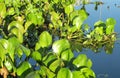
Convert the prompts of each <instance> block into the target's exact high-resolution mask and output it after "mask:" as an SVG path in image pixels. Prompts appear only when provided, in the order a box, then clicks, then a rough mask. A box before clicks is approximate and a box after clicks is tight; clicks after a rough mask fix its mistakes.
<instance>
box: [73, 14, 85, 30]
mask: <svg viewBox="0 0 120 78" xmlns="http://www.w3.org/2000/svg"><path fill="white" fill-rule="evenodd" d="M83 22H84V21H83V20H81V16H77V17H75V18H74V19H73V25H75V26H76V28H77V29H80V28H81V25H82V24H83Z"/></svg>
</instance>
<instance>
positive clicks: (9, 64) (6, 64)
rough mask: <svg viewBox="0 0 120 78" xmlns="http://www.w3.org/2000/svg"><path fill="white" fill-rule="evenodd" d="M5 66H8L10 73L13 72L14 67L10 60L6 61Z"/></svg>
mask: <svg viewBox="0 0 120 78" xmlns="http://www.w3.org/2000/svg"><path fill="white" fill-rule="evenodd" d="M4 65H5V66H6V68H7V69H8V70H9V71H11V70H12V65H11V63H10V62H9V61H8V60H7V61H5V63H4Z"/></svg>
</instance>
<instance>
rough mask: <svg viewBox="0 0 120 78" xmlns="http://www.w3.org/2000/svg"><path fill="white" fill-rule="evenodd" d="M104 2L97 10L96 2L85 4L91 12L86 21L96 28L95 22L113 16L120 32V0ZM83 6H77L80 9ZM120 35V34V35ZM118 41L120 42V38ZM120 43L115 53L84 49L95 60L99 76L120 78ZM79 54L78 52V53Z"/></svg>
mask: <svg viewBox="0 0 120 78" xmlns="http://www.w3.org/2000/svg"><path fill="white" fill-rule="evenodd" d="M92 1H96V0H92ZM102 1H104V4H103V5H101V6H97V9H96V10H95V5H94V4H88V5H86V6H85V8H86V10H87V12H88V13H89V14H90V15H89V17H88V19H87V20H86V21H85V23H88V24H89V25H90V26H91V27H92V28H94V23H95V22H96V21H98V20H100V19H101V20H103V21H105V20H106V19H107V18H109V17H112V18H114V19H116V22H117V24H116V26H115V32H117V34H120V14H119V13H120V8H119V5H120V0H102ZM81 7H82V6H79V7H78V6H77V7H76V8H77V9H79V8H81ZM119 37H120V35H119ZM116 43H120V40H119V41H117V42H116ZM119 51H120V44H115V46H114V49H113V53H112V54H109V55H108V54H106V53H105V52H104V51H101V52H100V53H97V54H96V53H94V52H92V51H90V50H87V51H83V52H82V53H85V54H87V56H88V57H89V58H91V59H92V61H93V70H94V71H95V73H96V76H97V78H118V77H120V72H119V71H120V52H119ZM76 54H77V53H76Z"/></svg>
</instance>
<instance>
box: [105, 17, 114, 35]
mask: <svg viewBox="0 0 120 78" xmlns="http://www.w3.org/2000/svg"><path fill="white" fill-rule="evenodd" d="M115 24H116V21H115V19H113V18H108V19H107V20H106V34H111V33H112V32H114V26H115Z"/></svg>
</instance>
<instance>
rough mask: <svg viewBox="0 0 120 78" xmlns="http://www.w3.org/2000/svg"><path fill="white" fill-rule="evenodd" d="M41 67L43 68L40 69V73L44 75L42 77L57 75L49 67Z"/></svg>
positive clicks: (50, 77) (49, 77)
mask: <svg viewBox="0 0 120 78" xmlns="http://www.w3.org/2000/svg"><path fill="white" fill-rule="evenodd" d="M40 68H41V69H40V70H39V73H40V75H42V78H44V77H45V76H47V78H54V77H55V74H54V73H53V72H52V71H51V70H50V69H48V68H47V67H45V66H41V67H40Z"/></svg>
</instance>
